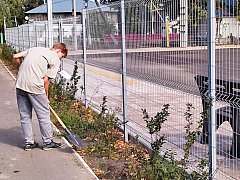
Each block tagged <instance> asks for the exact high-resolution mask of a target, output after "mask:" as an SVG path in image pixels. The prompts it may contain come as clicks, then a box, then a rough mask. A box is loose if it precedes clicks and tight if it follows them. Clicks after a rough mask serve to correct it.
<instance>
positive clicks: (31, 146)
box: [24, 142, 38, 151]
mask: <svg viewBox="0 0 240 180" xmlns="http://www.w3.org/2000/svg"><path fill="white" fill-rule="evenodd" d="M36 147H38V143H36V142H34V143H33V144H26V145H25V147H24V150H25V151H31V150H32V149H34V148H36Z"/></svg>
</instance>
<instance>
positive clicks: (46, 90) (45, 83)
mask: <svg viewBox="0 0 240 180" xmlns="http://www.w3.org/2000/svg"><path fill="white" fill-rule="evenodd" d="M43 81H44V88H45V92H46V95H47V98H48V87H49V79H48V77H47V76H44V77H43Z"/></svg>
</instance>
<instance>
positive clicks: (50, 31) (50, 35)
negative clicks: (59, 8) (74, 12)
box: [47, 0, 53, 48]
mask: <svg viewBox="0 0 240 180" xmlns="http://www.w3.org/2000/svg"><path fill="white" fill-rule="evenodd" d="M47 14H48V47H49V48H51V47H52V46H53V17H52V0H48V1H47Z"/></svg>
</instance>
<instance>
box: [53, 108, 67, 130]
mask: <svg viewBox="0 0 240 180" xmlns="http://www.w3.org/2000/svg"><path fill="white" fill-rule="evenodd" d="M49 109H50V111H51V112H52V113H53V115H54V116H55V117H56V118H57V121H58V122H59V123H60V124H61V126H62V127H63V128H64V129H67V127H66V126H65V124H64V123H63V122H62V120H61V119H60V118H59V116H58V115H57V113H56V112H55V111H54V110H53V108H52V107H51V106H50V105H49Z"/></svg>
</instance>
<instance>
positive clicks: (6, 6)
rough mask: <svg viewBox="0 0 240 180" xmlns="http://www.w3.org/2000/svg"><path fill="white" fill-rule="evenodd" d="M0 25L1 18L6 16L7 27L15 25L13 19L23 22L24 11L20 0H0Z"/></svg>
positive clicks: (0, 24)
mask: <svg viewBox="0 0 240 180" xmlns="http://www.w3.org/2000/svg"><path fill="white" fill-rule="evenodd" d="M0 4H1V6H0V27H3V23H4V21H3V19H4V17H5V18H6V25H7V27H12V26H15V25H16V24H15V20H17V22H19V23H20V24H21V23H22V22H23V17H24V11H23V3H22V0H0Z"/></svg>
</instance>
